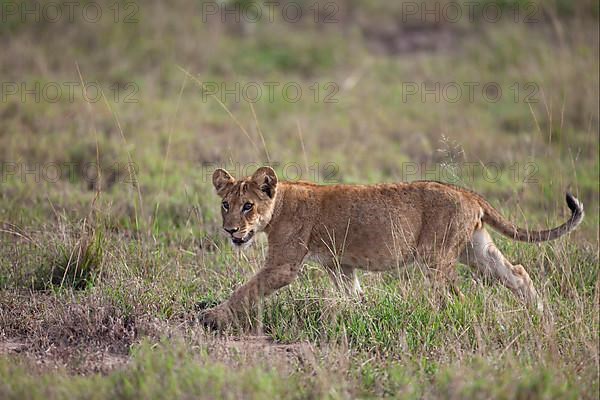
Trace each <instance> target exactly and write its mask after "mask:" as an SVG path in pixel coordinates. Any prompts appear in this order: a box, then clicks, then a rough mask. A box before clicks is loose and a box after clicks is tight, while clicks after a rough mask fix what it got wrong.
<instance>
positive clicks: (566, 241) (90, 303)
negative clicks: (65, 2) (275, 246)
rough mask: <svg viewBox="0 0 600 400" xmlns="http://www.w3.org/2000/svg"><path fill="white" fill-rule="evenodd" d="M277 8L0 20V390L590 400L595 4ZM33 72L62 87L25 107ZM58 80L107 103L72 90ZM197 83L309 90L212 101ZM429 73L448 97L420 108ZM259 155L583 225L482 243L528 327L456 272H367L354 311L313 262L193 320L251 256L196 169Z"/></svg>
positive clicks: (164, 6) (243, 275)
mask: <svg viewBox="0 0 600 400" xmlns="http://www.w3.org/2000/svg"><path fill="white" fill-rule="evenodd" d="M1 3H2V5H3V7H4V6H5V5H6V4H8V3H11V2H7V1H2V2H1ZM20 3H21V2H16V3H14V4H17V5H19V4H20ZM282 3H283V4H285V3H286V2H282ZM296 3H297V4H302V5H303V6H304V7H305V9H304V13H305V16H306V17H305V18H302V20H300V21H298V22H296V23H290V22H289V21H285V20H283V18H282V17H281V14H280V11H277V12H276V13H275V20H274V21H273V22H272V23H271V22H266V23H265V22H264V20H263V21H259V22H258V23H249V22H248V21H246V22H239V23H237V22H235V21H232V20H227V21H226V22H225V23H223V22H222V21H221V20H220V15H219V14H217V15H216V16H215V15H210V16H209V17H208V18H205V19H206V20H204V18H203V15H205V14H206V13H205V14H203V11H202V10H203V8H202V7H203V6H202V4H201V3H200V2H191V1H190V2H187V1H173V2H168V3H167V2H161V1H158V0H156V1H144V2H139V3H138V7H137V8H126V7H131V5H127V4H124V3H122V4H121V7H123V8H120V9H119V10H120V11H121V12H120V14H119V15H118V18H116V20H117V21H115V18H114V17H115V14H114V13H113V11H114V5H112V7H113V8H110V7H111V4H109V3H106V4H105V3H97V4H100V5H101V7H103V12H104V13H103V17H102V18H100V19H99V21H98V22H95V23H92V22H90V21H89V20H86V19H85V18H81V14H77V13H76V14H75V19H74V21H69V20H68V19H67V18H62V19H59V20H57V21H55V22H49V21H47V20H45V19H44V18H43V17H42V18H41V19H40V21H38V22H36V21H32V20H28V21H22V20H21V18H20V17H14V15H8V14H7V11H9V9H3V12H4V13H5V15H4V16H7V18H5V19H3V20H2V25H1V27H0V35H1V38H2V50H1V52H0V74H1V76H2V84H3V87H2V90H3V93H2V101H1V102H0V160H1V161H2V181H1V184H0V221H1V225H0V398H44V399H52V398H78V397H79V398H113V397H121V398H140V397H141V398H152V397H156V398H173V397H186V398H211V399H212V398H219V397H226V398H281V397H290V398H354V397H379V396H394V397H400V398H438V397H441V398H455V399H461V398H481V399H484V398H507V399H511V398H523V399H524V398H597V397H598V391H599V386H598V385H599V378H598V372H599V370H598V366H599V360H598V357H599V355H598V352H599V348H598V346H599V345H598V341H599V336H598V335H599V333H598V329H599V323H600V321H599V316H598V310H599V301H600V300H599V296H600V294H599V293H600V284H599V283H598V282H599V281H598V224H597V219H598V201H599V199H598V179H599V172H598V170H599V165H598V151H599V147H598V127H599V125H598V124H599V118H598V106H599V104H598V84H599V80H598V68H599V62H598V3H597V2H594V1H580V2H576V3H574V4H573V3H571V2H568V1H566V0H565V1H562V0H556V1H548V2H542V3H539V2H538V3H534V6H535V7H533V9H532V8H531V3H527V2H519V1H502V2H498V4H500V7H501V9H502V10H504V14H503V15H504V17H503V18H501V19H500V20H499V21H498V22H495V23H492V22H489V21H488V20H486V19H485V18H483V17H481V15H480V14H479V13H477V12H476V13H475V14H474V18H473V19H472V20H470V18H468V17H467V16H466V15H465V16H463V18H460V20H459V21H457V22H455V23H454V22H453V23H450V22H448V21H444V20H443V19H442V21H441V22H437V23H436V22H435V21H431V20H423V19H422V18H419V17H415V16H411V17H410V18H406V13H404V14H403V13H402V11H403V10H404V11H407V9H406V8H405V9H403V8H402V7H403V3H402V2H383V1H375V0H372V1H365V2H358V1H351V0H348V1H342V0H338V1H337V2H336V3H334V4H336V5H337V8H334V9H331V8H326V7H328V4H331V3H327V2H323V3H322V4H320V5H321V13H320V14H318V15H319V23H315V21H314V18H313V17H314V14H313V13H314V6H313V8H310V7H311V4H312V3H310V2H303V1H297V2H296ZM313 3H314V2H313ZM435 3H437V4H439V5H442V6H443V5H444V4H446V3H445V2H428V4H435ZM487 3H489V2H487V1H486V2H482V3H481V4H479V3H478V4H479V6H482V5H483V4H487ZM227 4H230V5H231V4H233V3H232V2H227ZM239 4H242V5H243V4H244V2H240V3H239ZM419 4H420V3H419ZM421 6H422V5H421ZM515 9H517V10H520V11H521V12H520V13H517V14H514V10H515ZM332 10H334V11H335V13H334V14H335V15H334V16H335V19H336V20H337V21H335V22H333V23H324V22H323V21H324V18H326V17H327V16H329V15H330V13H331V12H332ZM509 10H513V11H509ZM532 10H533V12H534V17H535V19H536V21H534V20H527V21H524V20H523V19H524V18H525V17H526V16H530V14H531V12H532ZM132 13H133V14H132ZM509 13H510V15H511V17H510V18H509V17H506V15H509ZM130 14H131V15H130ZM514 15H517V16H518V18H517V20H516V21H515V18H514ZM126 16H131V17H132V19H131V20H129V21H128V22H130V23H123V19H124V18H125V17H126ZM263 18H264V17H263ZM184 71H187V72H189V74H190V75H187V74H186V73H185V72H184ZM36 82H37V83H38V84H39V85H40V86H39V87H40V88H50V86H52V83H58V84H59V85H60V86H61V87H62V88H63V95H62V96H60V99H59V100H58V101H50V100H52V99H51V98H54V97H53V94H52V93H54V92H48V93H45V94H44V93H41V92H42V89H39V90H37V92H38V94H39V95H40V97H41V99H40V100H39V101H37V100H36V99H35V95H33V94H29V95H25V97H24V98H23V97H22V95H23V92H24V90H23V89H22V88H21V86H20V85H21V83H25V84H26V85H27V86H26V88H27V89H31V88H34V89H33V92H36V89H35V86H34V85H35V84H36ZM65 82H71V83H72V84H78V83H80V82H98V83H99V84H100V85H101V87H102V88H103V91H104V97H102V96H99V97H97V98H96V100H97V101H94V102H86V101H85V99H84V97H83V95H82V92H81V90H80V89H79V90H77V89H76V90H75V91H74V97H73V98H72V99H69V98H68V96H67V95H66V89H65V88H66V86H65ZM202 82H218V83H221V82H225V83H226V84H228V85H229V86H228V87H229V88H232V87H234V86H233V85H234V84H235V83H236V82H238V83H240V85H241V86H244V85H246V84H247V83H248V82H259V83H264V82H277V83H279V85H280V86H279V88H281V87H282V86H283V85H284V84H285V83H289V82H294V83H298V84H299V85H300V86H301V87H302V89H303V92H302V96H301V98H300V99H299V100H298V101H295V102H294V101H290V99H289V98H285V97H284V96H283V95H282V92H281V90H275V92H274V97H273V98H272V99H269V98H268V96H267V94H266V89H264V87H263V90H265V92H264V93H263V96H262V97H261V98H260V100H259V101H257V102H255V103H252V104H251V103H249V102H247V101H244V99H243V98H241V99H240V100H239V101H236V99H235V98H233V96H232V95H230V96H229V97H228V98H225V99H224V103H223V104H219V102H218V101H217V99H220V97H219V93H217V94H216V95H215V96H213V95H209V94H206V92H205V95H204V96H203V94H202V93H203V91H202V88H201V87H200V83H202ZM315 82H317V84H318V86H319V88H320V89H319V95H318V97H317V98H316V99H315V97H314V96H315V92H316V89H315V88H316V87H315V86H312V85H314V83H315ZM329 82H333V83H334V86H331V84H328V83H329ZM436 82H439V83H441V85H442V87H444V85H447V84H448V83H456V84H458V85H459V86H461V87H462V89H463V94H462V96H460V97H459V98H458V100H456V101H454V100H453V99H454V98H455V92H452V90H453V89H452V88H451V87H449V86H445V87H446V88H447V92H446V93H445V94H444V93H441V94H440V93H438V96H439V97H440V98H439V100H436V99H435V96H434V95H428V96H425V98H421V94H422V89H423V87H422V86H421V85H422V84H427V85H435V83H436ZM468 82H475V83H477V84H478V85H479V86H476V88H475V90H474V97H473V98H469V96H468V95H467V90H466V89H465V88H466V86H465V84H466V83H468ZM489 82H495V83H497V85H495V86H494V87H493V88H492V89H493V90H492V92H493V93H489V92H486V93H482V90H481V87H482V86H484V85H485V84H486V83H489ZM6 83H9V84H10V83H13V84H14V83H16V84H17V87H18V89H17V93H16V94H11V93H12V92H13V91H14V90H13V89H14V86H7V85H6ZM48 85H50V86H48ZM328 85H329V86H328ZM515 85H518V86H515ZM311 87H312V89H311ZM415 87H416V88H417V94H411V93H414V90H415ZM430 87H432V86H427V87H426V88H430ZM433 87H435V86H433ZM496 87H500V88H501V90H502V95H501V96H499V97H498V96H497V95H498V93H497V91H495V89H494V88H496ZM332 88H333V89H332ZM205 89H210V88H209V87H206V86H205ZM338 89H339V90H338ZM48 90H51V89H48ZM234 91H235V89H234ZM49 93H50V94H49ZM290 93H291V92H290ZM89 94H90V93H89ZM484 94H485V95H488V96H490V97H492V98H496V97H498V98H497V99H495V100H494V101H489V98H485V97H484ZM326 95H331V96H333V97H330V98H328V99H327V100H336V102H330V101H325V100H326V99H325V97H326ZM90 96H96V93H95V92H92V93H91V94H90ZM528 96H529V97H528ZM525 98H527V99H528V100H534V101H533V102H528V101H526V99H525ZM131 100H135V102H131ZM268 162H270V163H271V164H272V165H275V166H276V170H277V171H278V173H279V174H281V175H284V177H287V178H289V179H294V178H297V176H298V170H301V172H302V176H303V179H309V180H315V181H319V182H321V183H332V182H363V183H369V182H382V181H399V180H413V179H425V178H427V179H437V180H445V181H451V182H454V183H457V184H460V185H463V186H466V187H469V188H471V189H474V190H476V191H478V192H480V193H483V194H484V195H485V196H486V197H487V198H488V199H490V202H491V203H492V204H494V205H495V206H497V207H498V208H499V209H500V210H502V212H503V213H504V214H505V215H506V216H508V217H510V218H511V219H512V220H514V221H516V222H518V223H519V224H520V225H526V226H531V227H545V226H550V225H553V226H554V225H556V224H558V223H560V222H562V221H563V220H565V219H566V218H567V217H568V209H567V208H566V206H565V203H564V193H565V191H567V190H570V191H572V192H574V193H575V194H576V195H577V196H578V197H579V199H581V200H582V201H583V203H584V206H585V208H586V219H585V221H584V223H583V225H582V226H581V227H580V229H579V230H578V231H577V232H575V233H573V234H572V235H570V236H569V237H566V238H563V239H561V240H558V241H556V242H553V243H549V244H541V245H529V244H523V243H515V242H512V241H509V240H506V239H503V238H500V237H498V238H497V240H498V242H499V244H500V248H501V250H502V251H503V252H505V254H507V255H508V258H509V259H510V260H513V261H515V262H518V263H521V264H523V265H524V266H525V267H526V269H527V270H528V271H529V273H530V274H531V276H532V279H533V281H534V283H535V285H536V287H537V288H538V290H539V291H540V292H541V294H542V297H543V301H544V303H545V306H546V311H545V312H544V314H543V315H539V314H535V313H531V312H530V311H529V310H527V309H526V308H525V307H523V306H522V305H521V304H520V303H519V302H518V301H517V300H516V299H515V298H514V297H513V296H512V294H511V293H510V292H509V291H508V290H507V289H505V288H504V287H501V286H499V285H497V284H492V283H491V282H488V281H486V280H481V279H478V278H477V277H475V276H473V275H472V273H471V271H470V270H469V269H468V268H467V267H464V266H459V268H460V272H461V276H462V280H461V282H462V290H463V292H464V293H465V299H464V300H459V299H450V300H448V301H445V302H440V301H438V300H433V299H438V298H439V296H435V295H434V293H433V288H432V286H431V285H430V284H429V282H428V281H427V280H426V279H425V278H424V277H423V274H422V273H421V271H420V270H419V269H418V268H407V269H403V268H399V269H398V270H397V271H394V272H391V273H386V274H380V275H378V274H368V273H363V274H362V275H361V280H362V282H363V286H364V288H365V290H366V298H365V299H364V300H363V301H358V300H354V299H349V298H345V297H344V296H342V295H340V294H339V293H337V292H336V291H335V290H334V288H333V287H332V285H331V284H330V282H329V281H328V279H327V276H326V274H325V273H324V272H323V271H322V270H320V269H319V268H318V267H317V266H315V265H312V264H308V265H306V266H305V268H304V271H303V273H302V275H301V277H300V278H299V279H298V280H297V281H296V282H295V283H293V284H292V285H291V286H290V287H287V288H284V289H282V290H281V291H279V292H278V293H277V294H276V295H274V296H272V297H271V298H269V299H267V300H266V301H264V303H263V304H262V306H261V307H260V309H259V310H258V311H257V313H256V314H255V316H254V318H253V319H252V320H250V321H247V324H246V325H247V326H244V327H242V328H238V329H235V330H231V331H229V332H226V333H225V334H223V335H219V334H214V333H211V332H206V331H205V330H204V329H203V328H202V327H201V326H199V325H197V323H196V321H195V318H196V316H197V314H198V311H199V310H200V309H202V307H205V306H206V305H211V304H214V303H216V302H218V301H221V300H223V299H225V298H227V296H228V295H229V294H230V293H231V292H232V290H233V289H234V288H235V287H237V286H238V285H240V284H241V283H242V282H244V281H245V280H246V279H247V278H248V277H249V276H251V274H252V273H253V272H254V271H256V270H257V269H258V268H260V266H261V262H262V260H263V258H264V254H265V246H266V244H265V242H264V240H263V241H259V243H257V244H256V245H255V246H254V247H253V248H252V249H250V250H249V251H248V252H246V253H243V254H237V253H235V252H233V251H232V250H231V248H230V246H229V244H228V243H227V240H226V239H225V237H224V236H223V235H222V233H221V228H220V215H219V200H218V198H217V197H216V195H215V194H214V192H213V188H212V185H211V183H210V179H209V177H210V175H211V173H212V171H213V169H214V168H215V167H216V166H217V165H218V166H224V167H229V168H232V167H235V166H236V165H241V166H248V169H247V171H246V172H251V170H252V169H253V168H254V167H255V166H257V165H259V164H266V163H268ZM290 165H291V167H290ZM57 166H58V167H57ZM97 166H99V167H100V168H99V170H100V174H98V171H97V169H98V168H96V167H97ZM130 167H134V168H130ZM469 170H470V171H472V173H468V172H465V171H469ZM233 172H234V173H236V172H237V173H238V174H239V173H240V172H239V169H238V170H237V171H236V170H235V169H234V171H233Z"/></svg>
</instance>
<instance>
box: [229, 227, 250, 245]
mask: <svg viewBox="0 0 600 400" xmlns="http://www.w3.org/2000/svg"><path fill="white" fill-rule="evenodd" d="M253 237H254V230H251V231H249V232H248V233H246V234H245V235H243V236H242V237H236V236H235V235H234V234H233V233H232V234H231V242H232V243H233V244H234V245H236V246H243V245H244V244H246V243H248V242H250V240H252V238H253Z"/></svg>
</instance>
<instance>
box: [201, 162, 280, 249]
mask: <svg viewBox="0 0 600 400" xmlns="http://www.w3.org/2000/svg"><path fill="white" fill-rule="evenodd" d="M212 179H213V185H214V186H215V189H217V194H218V195H219V196H220V197H221V199H222V200H223V201H222V202H221V215H222V216H223V229H225V231H226V232H227V233H228V234H229V235H231V242H232V243H233V245H234V246H236V247H240V248H246V247H248V246H249V245H250V243H251V242H252V239H253V238H254V235H255V234H256V233H258V232H260V231H261V230H263V229H264V228H265V226H267V224H268V223H269V221H270V220H271V216H272V215H273V206H274V204H275V195H276V193H277V175H276V174H275V171H274V170H273V168H271V167H261V168H259V169H258V170H256V172H255V173H254V175H252V176H250V177H246V178H243V179H239V180H235V179H234V178H233V177H232V176H231V175H230V174H229V173H228V172H227V171H225V170H224V169H221V168H219V169H217V170H216V171H215V172H214V173H213V178H212Z"/></svg>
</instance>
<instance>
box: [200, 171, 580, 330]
mask: <svg viewBox="0 0 600 400" xmlns="http://www.w3.org/2000/svg"><path fill="white" fill-rule="evenodd" d="M213 184H214V187H215V189H216V191H217V194H218V195H219V196H220V197H221V198H222V202H221V213H222V216H223V229H224V230H225V231H226V232H227V233H228V234H229V235H230V237H231V242H232V244H233V246H235V247H239V248H245V247H247V246H249V245H250V243H251V242H252V240H253V239H254V237H255V236H256V234H257V233H259V232H261V231H264V232H266V233H267V235H268V243H269V245H268V255H267V259H266V263H265V266H264V268H263V269H261V270H260V271H259V272H258V273H257V274H256V275H255V276H254V277H253V278H252V279H250V281H248V282H247V283H246V284H245V285H243V286H241V287H240V288H238V289H237V290H236V291H235V292H234V293H233V295H232V296H231V298H230V299H229V300H227V301H225V302H224V303H222V304H221V305H219V306H217V307H215V308H212V309H209V310H206V311H205V312H204V313H203V314H202V316H201V319H202V321H203V322H204V323H205V324H207V325H209V326H213V327H223V326H226V325H228V324H230V323H231V322H233V321H234V320H235V318H237V317H239V316H240V315H241V314H242V313H244V312H247V311H248V310H249V309H250V308H251V307H252V306H253V305H254V304H255V303H256V302H257V300H259V298H261V297H262V296H267V295H269V294H271V293H273V292H274V291H276V290H277V289H279V288H281V287H283V286H286V285H289V284H290V283H291V282H292V281H293V280H294V278H296V276H297V275H298V272H299V270H300V268H301V266H302V264H303V261H304V260H306V259H307V257H310V258H311V259H312V260H316V261H318V262H319V263H320V264H322V265H323V266H324V267H325V268H326V269H327V270H328V271H330V272H331V273H332V276H337V277H338V279H336V280H335V282H336V284H337V285H338V286H340V287H341V288H343V289H344V290H346V291H348V292H349V293H353V294H360V293H361V288H360V284H359V282H358V280H357V277H356V274H355V269H356V268H361V269H365V270H368V271H385V270H388V269H391V268H396V267H398V266H403V265H405V264H407V263H413V262H422V263H424V264H425V265H427V266H428V267H429V269H430V270H431V271H433V272H434V276H435V277H438V278H442V280H447V279H448V278H451V279H450V281H452V279H453V278H454V276H453V275H454V265H455V263H456V262H457V261H458V260H460V262H462V263H464V264H467V265H469V266H471V267H473V268H474V269H475V270H476V271H478V272H480V273H482V274H485V275H490V276H493V277H495V278H497V279H498V280H499V281H500V282H501V283H502V284H504V285H505V286H507V287H508V288H510V289H511V290H512V291H513V292H514V293H515V294H516V295H517V296H518V297H519V298H521V299H523V300H524V301H525V302H527V303H528V304H530V305H534V306H536V307H537V308H538V309H540V310H541V309H542V304H541V302H540V301H539V298H538V295H537V292H536V290H535V288H534V287H533V284H532V281H531V279H530V277H529V275H528V274H527V272H526V271H525V269H524V268H523V267H522V266H521V265H513V264H511V263H510V262H509V261H508V260H507V259H506V258H505V257H504V255H502V253H501V252H500V250H498V248H497V247H496V246H495V245H494V243H493V241H492V238H491V237H490V235H489V233H488V232H487V231H486V229H485V228H484V224H487V225H489V226H490V227H492V228H493V229H495V230H497V231H498V232H500V233H502V234H503V235H505V236H508V237H510V238H512V239H515V240H520V241H524V242H530V243H531V242H542V241H547V240H553V239H556V238H558V237H561V236H563V235H565V234H567V233H569V232H571V231H572V230H574V229H575V228H576V227H577V226H578V225H579V224H580V223H581V221H582V219H583V214H584V213H583V206H582V204H581V203H580V202H579V201H578V200H577V199H576V198H575V197H573V196H572V195H571V194H569V193H567V205H568V207H569V208H570V210H571V212H572V215H571V217H570V218H569V220H568V221H567V222H565V223H564V224H562V225H561V226H559V227H557V228H553V229H549V230H543V231H528V230H526V229H523V228H519V227H517V226H515V225H514V224H513V223H512V222H510V221H508V220H506V219H505V218H504V217H503V216H502V215H500V213H499V212H498V211H496V210H495V209H494V208H493V207H492V206H491V205H490V204H489V203H488V202H487V201H486V200H485V199H484V198H483V197H482V196H480V195H479V194H477V193H474V192H472V191H469V190H467V189H463V188H460V187H457V186H453V185H448V184H444V183H440V182H433V181H417V182H412V183H393V184H379V185H331V186H321V185H316V184H313V183H308V182H279V181H278V179H277V175H276V174H275V171H274V170H273V169H272V168H270V167H262V168H259V169H258V170H257V171H256V172H255V173H254V174H253V175H252V176H250V177H246V178H242V179H238V180H236V179H234V178H233V177H232V176H231V175H230V174H229V173H228V172H227V171H225V170H223V169H217V170H216V171H215V172H214V174H213ZM337 271H339V272H340V274H336V273H335V272H337ZM340 278H341V279H340Z"/></svg>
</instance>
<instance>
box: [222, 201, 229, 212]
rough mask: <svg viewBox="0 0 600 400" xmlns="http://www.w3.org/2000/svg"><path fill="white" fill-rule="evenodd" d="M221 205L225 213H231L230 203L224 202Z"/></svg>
mask: <svg viewBox="0 0 600 400" xmlns="http://www.w3.org/2000/svg"><path fill="white" fill-rule="evenodd" d="M221 205H222V206H223V210H225V211H229V203H228V202H226V201H224V202H222V203H221Z"/></svg>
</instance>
